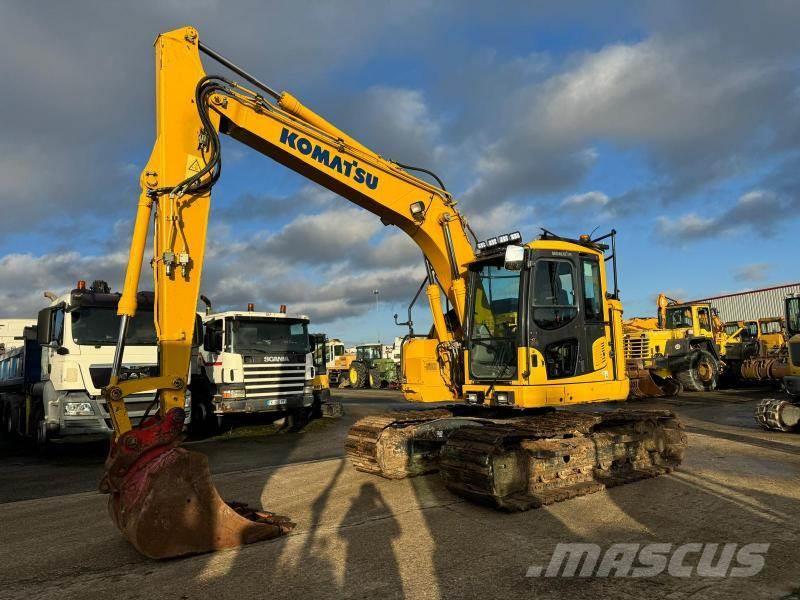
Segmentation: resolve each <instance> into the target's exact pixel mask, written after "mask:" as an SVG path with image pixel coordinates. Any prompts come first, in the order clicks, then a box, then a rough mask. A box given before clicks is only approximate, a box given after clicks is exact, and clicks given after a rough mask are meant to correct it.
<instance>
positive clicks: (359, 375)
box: [348, 362, 368, 389]
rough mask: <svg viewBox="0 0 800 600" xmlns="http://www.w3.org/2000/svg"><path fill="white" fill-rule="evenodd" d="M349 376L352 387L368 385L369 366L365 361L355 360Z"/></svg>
mask: <svg viewBox="0 0 800 600" xmlns="http://www.w3.org/2000/svg"><path fill="white" fill-rule="evenodd" d="M348 376H349V379H350V387H352V388H357V389H361V388H365V387H367V381H368V375H367V367H366V365H364V363H360V362H358V363H357V362H354V363H353V364H351V365H350V371H349V373H348Z"/></svg>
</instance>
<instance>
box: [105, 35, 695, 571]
mask: <svg viewBox="0 0 800 600" xmlns="http://www.w3.org/2000/svg"><path fill="white" fill-rule="evenodd" d="M155 52H156V65H157V69H156V95H157V99H156V100H157V101H156V141H155V145H154V148H153V152H152V154H151V156H150V159H149V161H148V162H147V164H146V166H145V168H144V170H143V171H142V174H141V178H140V184H141V193H140V196H139V202H138V206H137V212H136V219H135V223H134V228H133V236H132V239H131V247H130V256H129V261H128V266H127V271H126V276H125V286H124V292H123V295H122V298H121V300H120V303H119V307H118V314H119V315H120V335H119V340H118V342H117V348H116V350H117V352H116V355H115V359H114V362H113V364H112V372H111V379H110V383H109V385H108V387H106V388H105V390H104V395H105V397H106V398H107V400H108V403H109V407H110V413H111V418H112V422H113V426H114V430H115V434H116V435H115V439H114V441H113V443H112V446H111V450H110V453H109V457H108V459H107V461H106V473H105V476H104V479H103V482H102V484H101V489H102V490H103V491H105V492H106V493H108V494H109V507H110V512H111V515H112V518H113V520H114V522H115V523H116V525H117V526H118V527H119V529H120V530H121V532H122V533H123V535H124V536H125V537H126V538H127V539H128V540H129V541H130V542H131V543H132V544H133V545H134V546H135V547H136V548H137V549H138V550H139V551H140V552H142V553H143V554H145V555H147V556H150V557H154V558H165V557H174V556H180V555H185V554H192V553H199V552H208V551H212V550H215V549H219V548H226V547H231V546H237V545H241V544H244V543H249V542H255V541H258V540H263V539H269V538H274V537H277V536H280V535H282V534H284V533H286V532H287V531H288V530H290V529H291V527H292V524H291V522H290V521H289V520H288V519H287V518H285V517H279V516H277V515H274V514H271V513H267V512H259V511H254V510H251V509H249V508H247V507H245V506H243V505H241V504H239V503H234V502H225V501H223V500H222V498H221V497H220V496H219V494H218V493H217V491H216V489H215V488H214V486H213V484H212V483H211V478H210V475H209V471H208V465H207V461H206V459H205V457H204V456H203V455H201V454H198V453H195V452H190V451H188V450H187V449H185V448H183V447H181V446H180V445H179V444H180V439H181V436H180V430H181V426H182V423H183V419H184V412H183V401H184V394H185V390H186V377H187V373H188V367H189V359H190V354H191V331H192V326H193V322H194V312H195V307H196V305H197V300H198V294H199V286H200V279H201V273H202V270H203V263H204V258H205V257H204V249H205V242H206V238H207V227H208V217H209V207H210V204H211V191H212V188H213V186H214V185H215V184H216V183H217V181H218V180H219V178H220V174H221V166H222V146H221V143H220V134H224V135H227V136H230V137H232V138H234V139H236V140H238V141H239V142H241V143H243V144H244V145H247V146H249V147H251V148H253V149H254V150H256V151H257V152H260V153H262V154H264V155H266V156H267V157H269V158H272V159H273V160H275V161H276V162H278V163H279V164H282V165H284V166H286V167H287V168H289V169H292V170H294V171H295V172H297V173H299V174H300V175H302V176H304V177H306V178H308V179H309V180H311V181H314V182H316V183H317V184H319V185H321V186H323V187H325V188H327V189H329V190H331V191H333V192H335V193H336V194H338V195H339V196H341V197H342V198H343V199H345V200H349V201H350V202H353V203H354V204H356V205H358V206H360V207H362V208H364V209H366V210H368V211H370V212H371V213H373V214H375V215H376V217H378V218H379V219H380V220H381V221H382V222H383V223H384V224H385V225H393V226H396V227H398V228H399V229H400V230H402V231H404V232H405V233H406V234H407V235H408V236H409V237H410V238H411V239H412V240H413V241H414V242H415V243H416V244H417V245H418V247H419V248H420V250H421V251H422V255H423V266H424V268H425V269H424V270H425V277H424V280H423V282H422V283H421V285H420V292H418V294H417V296H419V295H420V293H421V291H422V290H423V289H424V291H425V296H426V297H427V299H428V304H429V307H430V310H431V317H432V322H433V325H432V327H431V330H430V331H429V332H428V333H427V334H423V335H413V336H412V335H409V336H407V337H406V339H405V343H404V344H403V347H402V360H401V374H400V376H401V382H400V385H401V389H402V391H403V395H404V397H405V399H406V400H408V401H409V402H412V403H419V404H423V405H425V404H429V403H432V402H437V403H439V402H443V401H445V402H450V404H449V405H448V406H447V407H445V408H441V405H438V406H437V407H436V408H432V409H431V408H429V409H422V410H419V409H418V410H406V411H396V412H391V413H388V414H384V415H379V416H373V417H366V418H364V419H362V420H360V421H358V422H357V423H356V424H355V425H354V426H353V427H352V429H351V430H350V433H349V435H348V437H347V442H346V453H347V455H348V457H349V459H350V460H351V462H352V463H353V464H354V466H355V467H356V468H357V469H359V470H361V471H364V472H367V473H372V474H376V475H380V476H383V477H386V478H401V477H407V476H413V475H419V474H423V473H428V472H432V471H439V473H440V476H441V477H442V479H443V481H444V483H445V484H446V486H447V487H448V488H449V489H450V490H452V491H453V492H454V493H456V494H459V495H461V496H463V497H465V498H469V499H471V500H474V501H477V502H480V503H484V504H487V505H491V506H494V507H497V508H501V509H504V510H525V509H529V508H535V507H538V506H542V505H545V504H550V503H552V502H558V501H561V500H567V499H569V498H572V497H575V496H580V495H584V494H588V493H592V492H597V491H600V490H603V489H605V488H606V487H609V486H614V485H621V484H624V483H629V482H633V481H638V480H640V479H645V478H650V477H655V476H658V475H661V474H664V473H668V472H670V471H671V470H672V469H673V468H674V467H675V466H677V465H678V464H679V463H680V462H681V459H682V456H683V453H684V449H685V447H686V436H685V434H684V433H683V431H682V427H681V424H680V422H679V420H678V419H677V418H676V417H675V415H673V414H672V413H671V412H669V411H663V410H619V409H617V410H597V411H580V412H578V411H573V410H568V409H567V408H568V407H570V406H573V405H581V404H587V403H599V402H608V401H623V400H626V399H627V398H628V397H629V392H630V388H631V381H630V380H629V378H628V376H627V374H626V370H625V359H624V354H623V351H622V339H623V331H622V303H621V301H620V296H619V288H618V285H617V268H616V251H615V247H616V246H615V233H616V232H613V231H612V232H611V233H609V234H607V235H604V236H600V237H598V238H591V237H590V236H588V235H581V236H579V237H576V238H567V237H561V236H558V235H555V234H553V233H551V232H549V231H544V232H543V233H542V235H541V236H539V237H538V238H537V239H535V240H533V241H531V242H528V243H524V242H523V241H522V237H521V235H520V234H519V233H518V232H511V233H506V234H502V235H498V236H493V237H491V238H488V239H486V240H481V241H479V240H477V239H475V237H474V235H473V234H472V233H471V229H470V227H469V225H468V222H467V220H466V218H465V216H464V215H463V214H461V212H459V211H458V210H457V208H456V205H457V202H456V200H455V199H454V198H453V197H452V195H451V194H450V193H449V192H448V191H447V189H446V188H445V185H444V183H443V182H442V180H441V179H440V178H439V177H438V176H437V175H436V174H434V173H433V172H432V171H430V170H428V169H425V168H423V167H414V166H411V165H407V164H403V163H400V162H395V161H391V160H389V159H387V158H385V157H383V156H381V155H380V154H379V153H377V152H374V151H372V150H370V149H369V148H367V147H366V146H364V145H363V144H361V143H360V142H358V141H356V140H355V139H353V138H352V137H350V136H349V135H348V134H346V133H345V132H344V131H342V130H340V129H338V128H337V127H336V126H334V125H333V124H331V123H330V122H329V121H327V120H326V119H324V118H323V117H321V116H320V115H318V114H317V113H315V112H313V111H312V110H311V109H309V108H308V107H306V106H305V105H303V104H302V103H301V102H300V101H299V100H298V99H297V98H295V97H294V96H293V95H291V94H290V93H288V92H280V93H279V92H277V91H275V90H274V89H272V88H271V87H269V86H268V85H266V84H264V83H262V82H261V81H259V80H258V79H257V78H256V77H254V76H253V75H251V74H250V73H248V72H247V71H245V70H243V69H242V68H240V67H238V66H237V65H236V64H234V63H233V62H231V61H230V60H228V59H226V58H225V57H224V56H222V55H220V54H219V53H217V52H216V51H214V50H212V49H211V48H209V47H208V46H207V45H205V44H204V43H203V42H202V41H201V39H200V36H199V34H198V32H197V30H195V29H194V28H192V27H183V28H180V29H176V30H173V31H170V32H167V33H164V34H162V35H160V36H159V37H158V39H157V40H156V43H155ZM201 54H202V55H204V56H205V57H206V59H207V60H210V61H213V62H215V63H216V64H217V66H222V67H225V68H226V69H228V71H230V72H232V73H234V74H235V76H236V78H232V77H229V76H227V75H207V74H206V73H205V71H204V69H203V64H202V61H201ZM151 222H154V227H155V232H154V236H153V239H154V244H153V257H152V261H149V264H150V265H151V268H152V269H153V276H154V280H155V294H156V303H155V304H156V307H157V310H156V314H155V320H156V324H157V330H158V333H159V370H158V375H157V376H154V377H145V378H141V379H125V378H124V377H123V372H122V370H121V369H120V366H121V357H122V353H123V351H124V346H125V343H124V340H125V333H126V331H127V328H128V325H129V323H130V320H131V318H132V317H133V316H134V315H135V313H136V308H137V306H136V290H137V284H138V282H139V279H140V274H141V267H142V264H143V262H144V259H145V246H146V242H147V240H148V229H149V226H150V223H151ZM606 264H611V265H612V266H613V278H612V279H611V280H609V277H608V275H607V273H606ZM143 389H156V390H158V407H157V410H156V411H155V412H154V414H153V416H152V417H150V418H148V419H147V420H145V421H143V422H142V423H140V424H138V426H137V427H132V424H131V422H130V419H129V417H128V415H127V413H126V410H125V404H124V399H125V397H126V396H127V395H129V394H131V393H135V392H136V391H138V390H143Z"/></svg>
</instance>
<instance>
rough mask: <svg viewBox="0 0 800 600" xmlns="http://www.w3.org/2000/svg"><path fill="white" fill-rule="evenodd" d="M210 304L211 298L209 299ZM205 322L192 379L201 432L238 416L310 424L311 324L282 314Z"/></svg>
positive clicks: (243, 314) (213, 315) (208, 317)
mask: <svg viewBox="0 0 800 600" xmlns="http://www.w3.org/2000/svg"><path fill="white" fill-rule="evenodd" d="M204 298H205V297H204ZM204 301H205V302H206V303H207V307H208V310H207V311H206V314H205V315H204V316H203V317H202V319H203V343H202V344H201V345H200V348H199V352H198V353H197V359H196V362H195V367H194V373H193V377H192V386H191V387H192V398H193V403H194V411H195V429H196V430H203V431H204V432H206V433H207V432H208V430H209V429H213V428H215V427H219V426H221V425H222V423H223V421H224V418H225V416H227V415H234V414H252V413H278V414H279V415H280V416H281V417H287V418H288V420H289V421H293V422H297V421H302V420H305V419H307V418H308V416H309V415H310V412H311V410H312V405H313V402H314V395H313V382H312V380H313V377H314V376H313V359H312V355H311V350H312V348H311V341H310V338H309V334H308V323H309V318H308V317H307V316H305V315H299V314H296V315H292V314H287V313H286V312H285V307H281V309H282V310H281V311H280V312H256V311H255V310H254V306H253V305H252V304H250V305H248V310H246V311H236V310H232V311H225V312H211V304H210V302H209V301H208V299H207V298H205V300H204Z"/></svg>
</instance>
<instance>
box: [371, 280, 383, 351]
mask: <svg viewBox="0 0 800 600" xmlns="http://www.w3.org/2000/svg"><path fill="white" fill-rule="evenodd" d="M372 294H373V296H375V317H376V318H377V319H378V324H377V329H378V343H379V344H380V343H381V325H380V323H381V317H380V309H379V308H378V301H379V300H378V299H379V298H380V294H381V292H380V290H372Z"/></svg>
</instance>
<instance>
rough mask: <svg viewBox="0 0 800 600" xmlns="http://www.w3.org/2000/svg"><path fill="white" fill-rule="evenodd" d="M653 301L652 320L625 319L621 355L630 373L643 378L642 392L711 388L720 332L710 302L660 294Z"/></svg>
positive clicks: (717, 372) (717, 367) (670, 392)
mask: <svg viewBox="0 0 800 600" xmlns="http://www.w3.org/2000/svg"><path fill="white" fill-rule="evenodd" d="M657 306H658V318H657V319H655V320H654V319H632V320H630V321H627V322H626V323H625V342H624V344H625V359H626V360H627V363H628V369H629V370H630V371H631V373H636V374H638V376H639V377H640V378H641V379H642V380H643V381H644V384H643V385H644V386H646V393H645V395H654V394H656V393H657V392H658V391H661V392H662V393H663V394H664V395H667V396H672V395H678V394H680V393H681V392H682V391H683V390H686V391H693V392H701V391H709V390H713V389H715V388H716V387H717V383H718V381H719V376H720V371H721V367H722V364H721V355H720V344H721V343H723V341H724V339H725V337H726V336H725V332H724V330H723V327H722V323H721V322H720V321H719V319H718V317H717V316H716V315H715V314H714V312H713V309H712V308H711V305H710V304H708V303H681V302H679V301H677V300H674V299H672V298H668V297H667V296H666V295H664V294H660V295H659V296H658V300H657ZM648 377H649V379H648Z"/></svg>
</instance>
